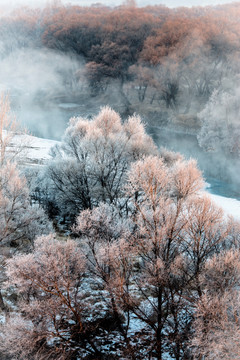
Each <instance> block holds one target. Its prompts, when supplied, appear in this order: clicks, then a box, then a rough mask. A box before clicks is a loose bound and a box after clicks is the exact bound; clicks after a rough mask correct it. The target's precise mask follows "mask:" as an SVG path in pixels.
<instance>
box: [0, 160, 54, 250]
mask: <svg viewBox="0 0 240 360" xmlns="http://www.w3.org/2000/svg"><path fill="white" fill-rule="evenodd" d="M51 230H52V227H51V225H50V223H49V221H48V218H47V216H46V215H45V213H44V211H43V210H42V209H41V208H40V207H39V206H38V205H35V206H33V205H32V204H31V198H30V195H29V191H28V187H27V184H26V180H25V178H24V177H23V176H21V175H20V173H19V171H18V170H17V168H16V165H15V164H13V163H9V162H7V163H6V164H5V165H3V166H2V167H1V168H0V245H3V244H4V245H6V244H9V243H12V244H15V245H17V244H20V243H21V241H22V240H26V241H30V242H32V241H33V239H34V238H35V236H37V235H41V234H46V233H49V232H50V231H51Z"/></svg>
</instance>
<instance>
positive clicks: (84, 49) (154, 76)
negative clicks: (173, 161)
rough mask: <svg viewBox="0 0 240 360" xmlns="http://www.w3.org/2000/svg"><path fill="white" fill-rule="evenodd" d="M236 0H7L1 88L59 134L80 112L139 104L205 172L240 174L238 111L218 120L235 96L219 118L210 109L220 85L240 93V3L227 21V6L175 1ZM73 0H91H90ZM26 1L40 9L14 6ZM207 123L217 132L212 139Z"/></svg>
mask: <svg viewBox="0 0 240 360" xmlns="http://www.w3.org/2000/svg"><path fill="white" fill-rule="evenodd" d="M228 2H230V1H219V0H218V1H205V2H204V3H203V2H202V1H201V3H200V2H198V0H196V1H191V2H189V1H184V0H183V1H177V0H172V1H170V0H169V1H165V2H162V1H161V2H160V1H144V0H142V1H140V0H139V1H137V4H138V6H145V5H153V4H165V5H166V7H164V6H159V7H157V8H156V9H154V8H152V10H151V9H148V10H144V9H137V8H136V9H134V8H132V9H128V7H127V6H125V7H122V8H119V9H118V8H116V9H115V10H113V9H110V8H109V9H106V8H101V7H96V6H95V7H86V9H85V10H79V11H80V12H79V14H78V15H77V14H75V13H74V12H75V11H76V9H75V10H74V9H71V6H70V5H69V2H68V1H61V2H58V1H55V2H54V1H46V2H43V1H39V2H37V1H34V2H33V1H21V0H19V1H12V2H10V3H9V2H8V3H7V2H5V1H3V2H1V5H2V6H5V8H6V9H8V10H9V12H8V13H7V15H4V16H2V18H1V23H0V35H1V36H0V79H1V82H0V90H1V91H3V92H5V93H8V94H9V98H10V101H11V107H12V110H13V112H14V113H15V115H16V118H17V119H18V121H19V122H20V123H21V125H22V126H23V127H25V128H27V129H29V131H30V132H31V133H32V134H33V135H37V136H40V137H45V138H51V139H58V140H60V139H61V137H62V136H63V134H64V131H65V129H66V127H67V124H68V121H69V119H70V118H71V117H73V116H83V117H86V118H91V117H92V116H93V115H94V114H96V113H98V112H99V110H100V108H101V106H104V105H109V106H111V107H113V108H114V110H116V111H118V112H119V113H120V115H121V116H122V117H123V118H124V119H125V118H127V117H128V116H129V115H132V114H133V113H137V114H139V115H140V116H141V117H142V118H143V119H144V121H145V122H146V126H147V129H148V132H149V133H151V135H152V136H153V137H154V139H155V142H156V143H157V145H158V146H159V147H160V146H166V147H168V148H170V149H171V150H174V151H179V152H181V153H183V154H184V155H185V156H187V157H191V156H193V157H196V158H197V159H198V161H199V164H200V167H201V169H203V170H204V171H205V174H206V176H214V173H216V176H218V177H219V178H221V179H222V180H226V181H233V182H238V179H237V175H236V173H237V170H236V169H237V166H238V161H239V150H238V145H236V144H237V141H238V140H236V139H235V137H236V136H235V137H234V136H231V134H238V129H239V120H238V115H237V114H235V115H234V116H235V118H236V117H237V120H236V124H235V123H234V122H233V121H232V122H231V121H230V123H229V130H226V129H225V130H226V131H225V135H223V129H224V126H225V125H224V124H225V123H226V118H224V117H223V119H222V120H221V121H222V123H221V124H222V125H221V129H220V130H219V131H218V129H217V126H215V127H214V124H215V123H216V122H217V123H218V124H219V122H218V121H217V119H218V112H219V113H221V114H224V113H225V112H226V111H225V110H226V105H222V104H221V101H220V100H219V102H218V103H216V109H218V111H216V112H215V113H214V114H212V118H211V119H212V122H211V123H208V122H206V121H205V120H204V117H203V115H202V114H203V112H204V111H205V112H206V113H207V112H208V111H209V109H210V107H211V102H212V98H211V96H212V94H213V92H214V91H215V90H216V89H217V90H221V91H223V92H224V93H226V94H227V95H226V99H228V96H231V95H232V94H233V93H234V94H237V95H236V96H235V95H234V96H235V97H236V99H237V100H236V101H235V102H233V103H234V104H235V103H236V102H238V99H239V91H238V90H237V89H238V88H239V84H237V81H236V79H237V78H238V75H237V76H236V74H238V67H239V66H238V65H239V61H238V57H237V54H238V49H239V46H240V44H239V42H238V37H237V36H236V34H238V32H239V29H238V28H237V25H236V24H237V22H236V21H235V23H234V16H237V13H236V15H235V12H236V11H235V8H234V6H233V5H232V9H233V10H231V6H230V7H229V10H228V8H224V9H226V11H230V12H229V17H228V20H226V23H225V24H224V31H223V30H222V28H221V26H219V25H218V24H219V23H220V22H219V19H222V18H221V16H222V10H221V8H216V9H215V8H214V7H212V10H211V9H208V10H207V11H208V13H210V12H211V11H212V14H210V16H209V18H208V19H207V18H205V9H204V8H202V10H197V9H194V8H193V9H185V10H184V9H179V10H177V9H176V10H171V9H170V8H172V7H176V6H188V7H190V6H199V5H213V6H215V5H217V4H220V3H228ZM60 3H61V4H63V5H66V6H65V7H62V8H61V7H59V4H60ZM103 3H104V4H105V5H109V6H118V5H120V4H122V3H123V2H122V1H119V2H118V1H103ZM71 4H77V5H84V6H87V5H88V6H89V1H87V2H86V1H77V0H76V1H72V2H71ZM22 5H28V6H30V7H31V9H27V8H25V9H19V10H18V11H17V12H15V13H13V14H12V13H11V10H12V9H13V7H17V6H22ZM38 6H40V7H41V9H40V10H38V11H35V8H37V7H38ZM44 6H46V8H44ZM167 6H168V7H169V9H168V8H167ZM61 11H62V12H63V14H64V15H61ZM81 11H85V12H84V13H83V14H84V15H81V14H82V13H81ZM113 11H115V13H114V16H117V12H118V11H119V14H121V17H119V19H118V21H116V22H114V21H113V19H112V12H113ZM199 11H200V17H199ZM231 11H232V12H231ZM175 13H177V14H178V16H179V19H177V17H176V18H175ZM185 13H186V15H185ZM183 14H184V16H183ZM75 15H76V16H75ZM77 16H78V17H77ZM182 16H183V17H182ZM85 17H86V22H85ZM158 17H159V19H161V21H159V22H158ZM201 17H202V20H201ZM199 18H200V22H198V19H199ZM196 19H197V20H196ZM209 19H210V21H209ZM231 19H233V20H231ZM224 21H225V20H224ZM231 21H232V22H231ZM161 22H162V23H161ZM195 24H196V25H195ZM232 25H234V26H236V27H235V28H231V27H232ZM115 27H116V28H115ZM205 30H207V31H205ZM165 34H170V35H169V36H170V38H169V39H170V42H169V43H170V46H162V47H160V46H159V44H164V41H167V42H168V39H167V36H165ZM164 36H165V37H164ZM171 36H172V37H173V38H176V39H177V42H176V43H174V42H172V43H171V41H172V40H171ZM234 36H235V37H234ZM233 83H234V84H235V86H234V87H233ZM234 89H235V90H234ZM234 104H233V106H235V105H234ZM228 114H229V111H228ZM206 118H210V117H209V116H206ZM230 128H231V129H230ZM204 132H205V133H204ZM206 133H207V134H213V136H212V137H211V139H209V137H208V136H206ZM222 138H224V141H225V142H224V141H223V140H222ZM217 139H220V140H219V145H217V146H215V145H216V144H217V141H218V140H217ZM225 143H227V145H225ZM204 144H207V146H208V148H207V147H206V146H205V145H204ZM209 144H211V147H209ZM229 144H231V146H230V145H229ZM226 167H227V173H226V171H225V168H226ZM229 179H230V180H229Z"/></svg>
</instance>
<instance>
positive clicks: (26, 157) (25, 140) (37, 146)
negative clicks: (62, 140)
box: [11, 134, 59, 165]
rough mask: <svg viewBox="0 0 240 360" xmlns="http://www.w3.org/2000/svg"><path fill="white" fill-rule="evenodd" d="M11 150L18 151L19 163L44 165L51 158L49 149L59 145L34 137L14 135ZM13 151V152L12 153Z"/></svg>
mask: <svg viewBox="0 0 240 360" xmlns="http://www.w3.org/2000/svg"><path fill="white" fill-rule="evenodd" d="M12 143H13V145H11V146H12V147H13V149H14V150H15V149H16V150H17V151H18V149H20V151H19V157H20V161H21V163H23V164H27V165H36V164H38V165H39V164H44V163H46V162H47V160H49V159H50V158H51V155H50V149H51V148H52V147H53V146H54V145H56V144H57V143H59V142H58V141H55V140H49V139H42V138H38V137H36V136H32V135H28V134H22V135H15V136H14V138H13V140H12ZM14 150H13V151H14Z"/></svg>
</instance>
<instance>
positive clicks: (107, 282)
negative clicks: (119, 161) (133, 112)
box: [75, 157, 236, 360]
mask: <svg viewBox="0 0 240 360" xmlns="http://www.w3.org/2000/svg"><path fill="white" fill-rule="evenodd" d="M202 184H203V183H202V178H201V175H200V172H199V170H198V169H197V168H196V164H195V162H194V161H188V162H187V161H184V160H181V159H177V158H176V159H175V161H172V162H170V164H169V163H168V165H167V164H166V161H165V160H164V159H163V158H159V157H148V158H146V159H144V160H139V161H137V162H136V163H134V164H133V165H132V167H131V170H130V172H129V175H128V183H127V193H128V196H129V197H130V198H131V206H132V208H131V219H128V220H126V219H122V218H120V217H119V214H118V215H117V213H116V210H115V211H114V210H113V209H112V208H109V206H107V207H106V205H100V206H99V207H98V208H95V209H93V210H86V211H83V212H82V213H81V214H80V216H79V217H78V219H77V226H76V228H75V230H76V231H78V232H79V235H80V236H81V237H82V241H83V243H84V245H85V255H86V258H87V260H88V262H89V269H90V271H91V274H92V275H93V276H94V277H95V279H96V283H97V284H99V289H102V287H104V289H105V291H106V292H107V293H108V296H109V297H110V298H111V305H112V308H113V309H114V312H115V319H117V320H118V324H119V325H118V330H119V332H120V333H121V335H122V337H123V338H124V341H125V349H126V352H127V353H128V356H129V358H131V359H143V358H144V359H147V358H149V357H150V356H153V357H156V358H157V359H162V358H164V356H167V354H168V356H171V357H172V358H174V359H178V360H180V359H185V358H187V357H188V356H190V355H189V354H190V348H189V347H188V342H189V337H190V335H191V332H192V330H193V328H192V321H193V318H194V313H195V306H196V303H197V302H198V301H199V299H201V297H202V296H203V294H204V285H203V283H202V281H201V276H203V275H202V274H203V273H204V271H205V264H206V262H207V261H208V260H209V259H210V258H211V256H213V254H215V253H218V252H221V250H222V249H224V248H226V247H232V246H235V242H236V239H235V235H234V234H235V231H233V229H232V227H231V226H230V223H228V221H227V220H225V219H224V216H223V212H222V210H221V209H219V208H218V207H216V206H215V205H214V204H213V203H212V201H211V200H210V199H209V198H208V197H205V196H204V195H203V194H199V190H200V189H201V187H202ZM117 216H118V217H119V220H118V221H116V220H117ZM117 224H118V226H117ZM114 229H115V231H114ZM122 314H124V316H125V318H124V319H123V318H122ZM122 351H123V350H122ZM122 354H123V353H122ZM133 354H134V355H133ZM122 356H123V355H122Z"/></svg>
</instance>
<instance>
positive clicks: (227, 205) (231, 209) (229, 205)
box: [210, 194, 240, 221]
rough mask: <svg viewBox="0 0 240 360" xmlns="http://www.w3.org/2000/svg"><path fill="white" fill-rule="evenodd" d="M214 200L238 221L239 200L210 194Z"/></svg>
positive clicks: (239, 214) (239, 217) (239, 218)
mask: <svg viewBox="0 0 240 360" xmlns="http://www.w3.org/2000/svg"><path fill="white" fill-rule="evenodd" d="M210 196H211V198H212V199H213V200H214V202H215V203H216V204H217V205H218V206H220V207H221V208H222V209H223V210H224V211H225V213H226V214H227V215H232V216H233V217H234V219H236V220H239V221H240V201H239V200H236V199H231V198H227V197H224V196H220V195H214V194H210Z"/></svg>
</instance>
